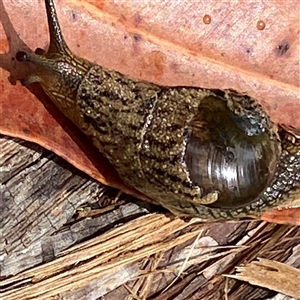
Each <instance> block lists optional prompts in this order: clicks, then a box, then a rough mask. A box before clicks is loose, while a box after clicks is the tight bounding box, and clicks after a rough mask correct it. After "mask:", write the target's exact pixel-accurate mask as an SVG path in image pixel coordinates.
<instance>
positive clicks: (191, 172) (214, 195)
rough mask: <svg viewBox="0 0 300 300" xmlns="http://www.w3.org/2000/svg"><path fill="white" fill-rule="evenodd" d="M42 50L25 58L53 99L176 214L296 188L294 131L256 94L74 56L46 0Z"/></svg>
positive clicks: (227, 209)
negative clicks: (133, 73)
mask: <svg viewBox="0 0 300 300" xmlns="http://www.w3.org/2000/svg"><path fill="white" fill-rule="evenodd" d="M45 4H46V10H47V16H48V23H49V31H50V46H49V50H48V52H47V53H44V52H43V51H41V49H37V50H36V52H35V54H31V53H25V52H22V51H20V52H18V53H17V54H16V59H17V60H18V61H20V62H24V61H29V62H31V63H33V64H35V66H36V69H35V71H34V73H33V74H31V75H29V76H28V77H27V78H25V79H23V80H22V83H23V84H24V85H28V84H31V83H34V82H38V83H39V84H40V85H41V87H42V88H43V90H44V91H45V92H46V94H47V95H48V96H49V97H50V99H51V100H52V101H53V102H54V103H55V105H56V106H57V107H58V108H59V109H60V110H61V111H62V112H63V113H64V114H65V115H66V116H67V117H68V118H69V119H70V120H71V121H72V122H74V123H75V124H76V125H77V126H78V127H79V128H80V129H81V130H82V131H83V132H84V133H85V134H86V135H88V136H89V137H90V138H91V139H92V141H93V144H94V145H95V146H96V147H97V148H98V149H99V151H100V152H101V153H102V154H104V156H106V157H107V158H108V159H109V161H110V162H111V164H112V165H113V166H114V167H115V168H116V170H117V171H118V173H119V174H120V176H121V178H122V179H123V180H124V182H125V183H126V184H128V185H130V186H132V187H134V188H136V189H137V190H139V191H141V192H142V193H144V194H145V195H147V196H149V197H150V198H152V199H153V200H155V201H156V202H158V203H160V204H161V205H162V206H164V207H165V208H167V209H168V210H170V211H171V212H173V213H174V214H176V215H179V216H189V217H201V218H203V219H207V220H211V219H238V218H244V217H249V216H253V215H259V214H260V213H262V212H263V211H264V210H266V209H268V208H271V207H274V206H276V205H278V204H280V203H282V202H283V201H285V200H286V199H288V198H295V197H299V196H300V139H299V137H296V136H295V135H293V134H292V133H290V132H288V131H286V130H284V129H283V128H281V127H280V126H277V125H276V124H274V123H273V122H272V121H271V120H270V118H269V116H268V115H267V114H266V112H265V111H264V110H263V109H262V107H261V106H260V105H259V104H258V103H257V101H256V100H255V99H253V98H251V97H248V96H246V95H241V94H239V93H237V92H235V91H232V90H225V91H219V90H207V89H203V88H192V87H165V86H159V85H155V84H152V83H148V82H141V81H137V80H133V79H130V78H128V77H126V76H124V75H122V74H120V73H118V72H116V71H112V70H108V69H105V68H103V67H101V66H98V65H95V64H92V63H91V62H89V61H87V60H85V59H82V58H79V57H77V56H76V55H74V54H73V53H72V52H71V51H70V49H69V48H68V46H67V44H66V43H65V41H64V39H63V35H62V32H61V29H60V25H59V22H58V19H57V15H56V11H55V7H54V3H53V1H52V0H45Z"/></svg>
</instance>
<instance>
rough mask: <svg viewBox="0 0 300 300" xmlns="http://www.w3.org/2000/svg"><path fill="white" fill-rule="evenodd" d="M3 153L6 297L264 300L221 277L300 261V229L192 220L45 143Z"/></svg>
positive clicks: (1, 263) (0, 192) (9, 143)
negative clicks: (252, 264)
mask: <svg viewBox="0 0 300 300" xmlns="http://www.w3.org/2000/svg"><path fill="white" fill-rule="evenodd" d="M0 147H1V153H0V168H1V169H0V170H1V174H0V179H1V185H0V207H1V211H0V230H1V235H0V236H1V240H0V241H1V244H0V268H1V283H0V296H1V299H49V297H52V296H55V295H56V296H58V295H59V296H60V297H63V298H64V299H68V300H69V299H83V300H84V299H87V300H90V299H97V298H99V297H101V296H105V299H106V300H113V299H125V298H126V297H128V296H129V295H135V296H136V297H137V298H140V299H147V298H149V297H150V296H151V299H157V300H158V299H177V300H179V299H180V300H181V299H216V298H220V299H221V298H222V297H224V295H225V294H226V293H228V295H229V296H230V297H232V298H230V297H229V299H242V298H241V297H242V295H247V299H257V298H258V297H260V298H262V296H266V297H267V296H271V295H272V292H270V291H268V290H263V289H259V288H257V287H254V286H251V285H249V284H245V283H242V282H239V281H236V280H232V279H231V280H229V281H228V279H226V278H225V277H223V276H221V274H230V273H233V272H234V267H235V266H239V265H241V264H242V263H244V262H245V261H251V260H253V259H254V258H257V257H265V258H269V259H274V260H277V261H281V262H288V264H290V265H293V266H294V267H299V265H300V262H299V261H300V259H299V258H300V253H299V249H298V248H299V247H297V244H298V241H297V235H298V236H299V234H300V228H299V227H288V226H281V225H274V224H267V223H264V222H259V221H253V222H231V223H217V224H209V225H208V224H207V225H205V226H203V224H201V223H198V221H197V220H191V221H190V222H187V221H186V220H180V219H178V218H174V217H173V216H171V215H170V214H168V213H167V214H161V213H155V211H157V210H158V208H157V207H154V206H151V205H148V204H147V205H146V203H144V202H138V201H137V200H134V199H133V198H128V197H126V196H125V195H121V196H120V195H119V194H118V191H115V190H113V189H110V188H107V187H104V186H103V185H101V184H99V183H98V182H95V181H93V180H91V179H90V178H89V177H88V176H86V175H85V174H83V173H82V172H80V171H78V170H76V169H75V168H74V167H72V166H70V165H69V164H67V163H65V162H64V161H63V160H62V159H60V158H58V157H56V156H55V155H53V154H52V153H50V152H49V151H46V150H44V149H42V148H41V147H39V146H37V145H33V144H30V143H27V142H23V141H20V140H16V139H11V138H7V137H1V139H0ZM129 200H130V201H129ZM132 201H134V202H132ZM105 202H106V203H105ZM104 204H105V207H103V205H104ZM107 205H108V206H107ZM149 209H150V211H153V212H154V213H151V214H149ZM201 232H202V234H201V236H200V233H201ZM297 249H298V250H297ZM10 275H14V276H12V277H9V276H10ZM177 277H178V278H177ZM174 280H175V282H173V281H174ZM170 284H171V286H170V288H169V289H167V290H166V291H164V290H165V288H166V287H167V286H169V285H170ZM126 299H129V298H126ZM131 299H133V298H131Z"/></svg>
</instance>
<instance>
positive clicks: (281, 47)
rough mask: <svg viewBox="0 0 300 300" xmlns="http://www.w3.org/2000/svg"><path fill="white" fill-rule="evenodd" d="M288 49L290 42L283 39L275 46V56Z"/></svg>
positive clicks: (282, 53)
mask: <svg viewBox="0 0 300 300" xmlns="http://www.w3.org/2000/svg"><path fill="white" fill-rule="evenodd" d="M289 49H290V44H289V43H288V42H286V41H283V42H281V43H280V44H279V45H278V46H277V47H276V48H275V54H276V55H277V56H283V55H284V54H286V53H287V51H288V50H289Z"/></svg>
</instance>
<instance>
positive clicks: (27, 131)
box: [22, 128, 30, 135]
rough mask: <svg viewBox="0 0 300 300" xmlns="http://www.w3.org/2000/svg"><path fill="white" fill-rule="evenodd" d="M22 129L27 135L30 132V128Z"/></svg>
mask: <svg viewBox="0 0 300 300" xmlns="http://www.w3.org/2000/svg"><path fill="white" fill-rule="evenodd" d="M22 131H23V132H24V133H25V134H27V135H29V134H30V130H29V129H28V128H22Z"/></svg>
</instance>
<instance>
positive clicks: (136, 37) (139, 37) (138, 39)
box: [133, 33, 142, 43]
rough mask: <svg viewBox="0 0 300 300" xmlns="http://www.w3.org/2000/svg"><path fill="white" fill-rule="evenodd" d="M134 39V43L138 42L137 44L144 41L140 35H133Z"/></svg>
mask: <svg viewBox="0 0 300 300" xmlns="http://www.w3.org/2000/svg"><path fill="white" fill-rule="evenodd" d="M133 39H134V41H135V42H136V43H138V42H139V41H141V40H142V37H141V36H140V35H139V34H136V33H135V34H134V35H133Z"/></svg>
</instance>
